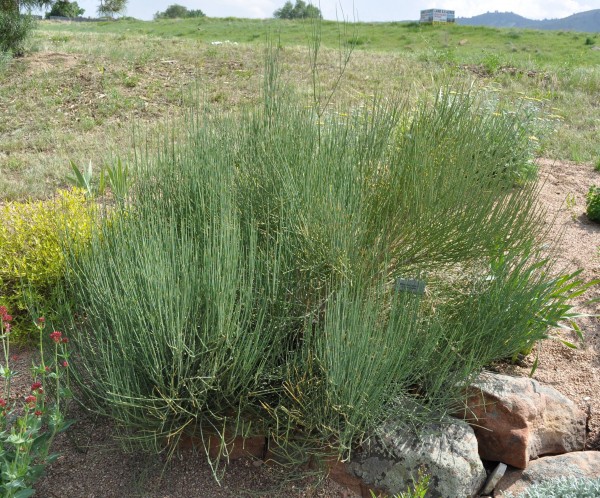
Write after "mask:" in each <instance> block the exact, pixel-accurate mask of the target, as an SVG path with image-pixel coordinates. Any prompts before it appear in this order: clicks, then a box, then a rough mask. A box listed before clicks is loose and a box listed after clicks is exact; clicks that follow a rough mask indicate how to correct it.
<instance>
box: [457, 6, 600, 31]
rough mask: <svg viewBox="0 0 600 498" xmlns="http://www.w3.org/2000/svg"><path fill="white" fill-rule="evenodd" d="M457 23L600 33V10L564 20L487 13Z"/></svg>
mask: <svg viewBox="0 0 600 498" xmlns="http://www.w3.org/2000/svg"><path fill="white" fill-rule="evenodd" d="M456 23H457V24H460V25H465V26H489V27H494V28H529V29H548V30H557V31H558V30H568V31H581V32H588V33H600V9H596V10H588V11H586V12H578V13H577V14H573V15H572V16H569V17H565V18H563V19H544V20H542V21H538V20H534V19H527V18H526V17H522V16H519V15H517V14H514V13H513V12H486V13H485V14H481V15H478V16H474V17H459V18H457V19H456Z"/></svg>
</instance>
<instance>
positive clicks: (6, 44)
mask: <svg viewBox="0 0 600 498" xmlns="http://www.w3.org/2000/svg"><path fill="white" fill-rule="evenodd" d="M33 27H34V20H33V18H32V17H31V16H27V15H21V14H20V13H19V12H13V11H5V10H1V9H0V54H2V53H9V54H12V55H15V56H19V55H22V54H23V51H24V49H25V41H26V40H27V38H28V37H29V34H30V33H31V30H32V29H33Z"/></svg>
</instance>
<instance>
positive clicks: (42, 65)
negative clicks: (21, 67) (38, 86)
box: [23, 52, 78, 76]
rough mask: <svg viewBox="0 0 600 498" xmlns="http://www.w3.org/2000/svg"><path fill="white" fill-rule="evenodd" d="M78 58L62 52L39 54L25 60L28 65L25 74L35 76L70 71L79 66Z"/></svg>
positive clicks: (29, 56)
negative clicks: (55, 71)
mask: <svg viewBox="0 0 600 498" xmlns="http://www.w3.org/2000/svg"><path fill="white" fill-rule="evenodd" d="M77 61H78V57H77V56H76V55H74V54H64V53H60V52H38V53H33V54H31V55H28V56H26V57H24V58H23V62H24V63H25V64H26V65H27V69H26V71H25V74H26V75H27V76H35V75H36V74H38V73H47V72H48V71H54V70H56V69H61V70H65V69H69V68H71V67H74V66H76V65H77Z"/></svg>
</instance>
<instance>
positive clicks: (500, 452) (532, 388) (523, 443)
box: [461, 373, 586, 469]
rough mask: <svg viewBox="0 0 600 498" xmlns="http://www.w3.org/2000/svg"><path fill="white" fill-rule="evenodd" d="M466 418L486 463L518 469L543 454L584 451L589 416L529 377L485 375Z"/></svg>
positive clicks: (470, 392) (473, 388) (472, 396)
mask: <svg viewBox="0 0 600 498" xmlns="http://www.w3.org/2000/svg"><path fill="white" fill-rule="evenodd" d="M461 415H462V417H463V418H464V419H465V420H466V421H467V422H469V423H470V424H471V425H472V427H473V429H474V431H475V434H476V436H477V441H478V443H479V455H480V456H481V458H483V459H484V460H491V461H495V462H503V463H506V464H508V465H512V466H513V467H517V468H519V469H524V468H525V467H527V464H528V462H529V460H531V459H534V458H537V457H540V456H542V455H557V454H562V453H568V452H571V451H581V450H583V449H584V446H585V437H586V414H585V412H583V411H582V410H580V409H579V408H577V406H576V405H575V403H573V402H572V401H571V400H569V399H568V398H567V397H566V396H563V395H562V394H561V393H559V392H558V391H557V390H556V389H554V388H552V387H548V386H544V385H542V384H540V383H539V382H537V381H535V380H533V379H530V378H526V377H510V376H508V375H499V374H492V373H484V374H482V375H481V376H480V377H479V378H478V379H477V381H476V382H475V383H473V384H472V385H471V386H470V387H469V389H468V399H467V403H466V408H465V410H464V412H462V413H461Z"/></svg>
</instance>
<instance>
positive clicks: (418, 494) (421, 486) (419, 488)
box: [371, 469, 431, 498]
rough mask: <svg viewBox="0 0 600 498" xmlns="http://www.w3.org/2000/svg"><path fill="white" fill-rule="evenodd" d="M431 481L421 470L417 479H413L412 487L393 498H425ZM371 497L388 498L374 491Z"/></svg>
mask: <svg viewBox="0 0 600 498" xmlns="http://www.w3.org/2000/svg"><path fill="white" fill-rule="evenodd" d="M429 481H431V476H430V475H429V474H427V473H426V472H425V471H424V470H423V469H419V474H418V477H417V479H415V478H414V477H413V483H412V486H410V487H409V488H408V489H407V490H406V491H403V492H400V494H396V495H394V496H393V497H392V498H425V497H426V496H427V492H428V491H429ZM371 496H372V498H388V497H387V496H385V495H376V494H375V493H374V492H373V491H371Z"/></svg>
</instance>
